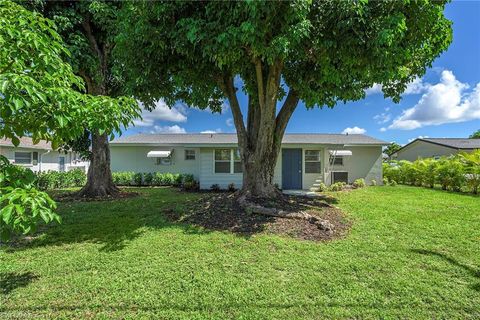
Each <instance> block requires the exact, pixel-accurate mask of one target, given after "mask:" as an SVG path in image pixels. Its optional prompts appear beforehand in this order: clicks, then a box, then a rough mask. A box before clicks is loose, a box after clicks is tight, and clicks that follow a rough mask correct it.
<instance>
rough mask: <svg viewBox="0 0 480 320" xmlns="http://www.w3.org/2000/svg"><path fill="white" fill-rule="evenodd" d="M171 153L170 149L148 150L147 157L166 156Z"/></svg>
mask: <svg viewBox="0 0 480 320" xmlns="http://www.w3.org/2000/svg"><path fill="white" fill-rule="evenodd" d="M171 154H172V150H169V151H154V150H152V151H149V152H148V153H147V158H168V157H170V155H171Z"/></svg>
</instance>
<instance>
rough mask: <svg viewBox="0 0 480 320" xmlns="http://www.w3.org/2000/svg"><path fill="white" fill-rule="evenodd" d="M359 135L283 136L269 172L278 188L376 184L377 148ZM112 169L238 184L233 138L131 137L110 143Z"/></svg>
mask: <svg viewBox="0 0 480 320" xmlns="http://www.w3.org/2000/svg"><path fill="white" fill-rule="evenodd" d="M387 144H388V143H386V142H384V141H381V140H377V139H375V138H372V137H369V136H366V135H361V134H358V135H357V134H350V135H344V134H285V136H284V137H283V140H282V149H281V152H280V155H279V157H278V161H277V165H276V168H275V171H274V183H276V184H278V186H279V187H281V188H282V189H289V190H292V189H304V190H308V189H313V188H315V187H316V186H318V184H319V183H322V182H323V183H325V184H327V185H329V184H331V183H333V182H337V181H344V182H348V183H352V182H353V181H355V179H358V178H364V179H365V181H366V182H367V183H370V182H371V181H372V180H375V181H376V183H377V184H381V183H382V147H383V146H385V145H387ZM110 154H111V168H112V171H114V172H115V171H134V172H170V173H190V174H193V175H194V176H195V178H196V179H197V180H198V181H199V182H200V188H201V189H209V188H210V187H211V185H213V184H218V185H219V186H220V187H221V188H226V187H227V186H228V185H229V184H230V183H233V184H234V185H235V187H237V188H239V187H241V185H242V165H241V162H240V156H239V151H238V149H237V135H236V134H220V133H218V134H137V135H132V136H127V137H121V138H117V139H115V140H113V141H112V142H111V144H110Z"/></svg>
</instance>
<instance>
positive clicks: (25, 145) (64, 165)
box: [0, 137, 88, 172]
mask: <svg viewBox="0 0 480 320" xmlns="http://www.w3.org/2000/svg"><path fill="white" fill-rule="evenodd" d="M0 155H3V156H5V157H6V158H7V159H8V160H9V161H10V162H11V163H14V164H16V165H20V166H24V167H27V168H30V169H32V170H33V171H35V172H41V171H69V170H73V169H81V170H84V171H85V172H87V170H88V162H87V161H83V160H81V159H80V158H79V156H78V155H77V154H76V153H74V152H67V153H65V152H59V151H55V150H53V149H52V146H51V144H50V143H49V142H47V141H44V140H41V141H40V142H39V143H37V144H34V143H33V141H32V138H29V137H23V138H20V145H19V146H18V147H15V146H14V145H13V143H12V141H11V140H9V139H0Z"/></svg>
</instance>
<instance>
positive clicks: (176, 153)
mask: <svg viewBox="0 0 480 320" xmlns="http://www.w3.org/2000/svg"><path fill="white" fill-rule="evenodd" d="M185 149H188V150H195V160H185ZM168 150H173V151H172V155H171V157H172V163H171V165H162V164H157V159H156V158H147V153H148V152H149V151H168ZM110 159H111V165H110V167H111V169H112V171H113V172H115V171H133V172H162V173H190V174H193V175H194V176H195V178H196V179H199V177H200V176H199V166H200V161H199V160H200V149H199V148H184V147H172V148H167V147H145V146H115V145H111V146H110ZM212 165H213V164H212ZM209 187H210V186H209Z"/></svg>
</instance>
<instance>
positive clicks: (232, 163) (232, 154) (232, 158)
mask: <svg viewBox="0 0 480 320" xmlns="http://www.w3.org/2000/svg"><path fill="white" fill-rule="evenodd" d="M216 150H230V159H229V160H216V159H215V151H216ZM236 150H238V148H216V149H213V174H242V173H243V168H242V172H235V162H240V163H242V160H241V159H240V160H235V152H236ZM216 162H229V163H230V172H216V171H215V167H216V166H215V163H216Z"/></svg>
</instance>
